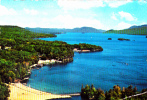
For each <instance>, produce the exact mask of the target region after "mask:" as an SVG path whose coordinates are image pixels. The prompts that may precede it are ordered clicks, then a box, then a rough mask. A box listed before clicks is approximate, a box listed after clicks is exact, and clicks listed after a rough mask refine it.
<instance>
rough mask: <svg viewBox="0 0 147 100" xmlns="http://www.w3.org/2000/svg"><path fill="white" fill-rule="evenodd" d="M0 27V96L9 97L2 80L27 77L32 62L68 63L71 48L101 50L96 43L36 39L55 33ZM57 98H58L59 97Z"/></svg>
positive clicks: (71, 58) (16, 27)
mask: <svg viewBox="0 0 147 100" xmlns="http://www.w3.org/2000/svg"><path fill="white" fill-rule="evenodd" d="M0 28H1V34H0V66H1V67H0V86H1V87H2V88H4V89H3V91H2V93H3V94H4V96H2V97H0V99H6V98H7V97H8V96H9V89H8V87H7V86H6V85H5V84H4V83H14V82H19V81H18V80H24V79H28V77H29V75H30V74H31V68H32V67H30V66H32V65H33V64H46V63H47V64H48V63H50V62H51V63H53V62H59V63H68V62H71V61H73V56H74V52H73V50H74V48H78V50H82V51H83V50H90V51H102V50H103V49H102V47H100V46H96V45H90V44H75V45H70V44H67V43H66V42H62V41H44V40H39V38H44V37H56V35H54V34H45V33H35V32H31V31H28V30H26V29H24V28H21V27H18V26H0ZM38 61H39V62H38ZM11 87H12V88H11ZM14 88H16V87H14V86H12V85H10V89H11V91H13V89H14ZM18 92H19V91H18ZM11 95H13V94H11V93H10V97H11ZM57 97H59V98H60V97H61V98H62V96H57ZM67 97H69V96H67ZM55 98H56V97H55ZM48 99H49V98H48Z"/></svg>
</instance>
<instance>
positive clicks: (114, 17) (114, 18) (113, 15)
mask: <svg viewBox="0 0 147 100" xmlns="http://www.w3.org/2000/svg"><path fill="white" fill-rule="evenodd" d="M111 18H112V19H113V20H118V19H117V18H116V14H115V13H114V12H113V13H112V16H111Z"/></svg>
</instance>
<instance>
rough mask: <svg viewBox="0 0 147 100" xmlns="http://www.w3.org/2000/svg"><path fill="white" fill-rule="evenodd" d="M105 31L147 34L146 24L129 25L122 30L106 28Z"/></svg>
mask: <svg viewBox="0 0 147 100" xmlns="http://www.w3.org/2000/svg"><path fill="white" fill-rule="evenodd" d="M105 33H118V34H131V35H147V25H141V26H131V27H130V28H128V29H124V30H108V31H106V32H105Z"/></svg>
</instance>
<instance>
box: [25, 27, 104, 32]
mask: <svg viewBox="0 0 147 100" xmlns="http://www.w3.org/2000/svg"><path fill="white" fill-rule="evenodd" d="M26 29H27V30H29V31H33V32H39V33H66V32H80V33H102V32H105V30H101V29H95V28H92V27H81V28H73V29H64V28H63V29H59V28H28V27H26Z"/></svg>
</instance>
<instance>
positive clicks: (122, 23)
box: [116, 22, 132, 30]
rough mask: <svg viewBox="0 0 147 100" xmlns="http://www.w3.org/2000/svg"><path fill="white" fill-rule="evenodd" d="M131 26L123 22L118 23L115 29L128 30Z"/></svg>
mask: <svg viewBox="0 0 147 100" xmlns="http://www.w3.org/2000/svg"><path fill="white" fill-rule="evenodd" d="M131 26H132V25H131V24H128V23H125V22H120V23H118V25H117V26H116V29H117V30H121V29H126V28H129V27H131Z"/></svg>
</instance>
